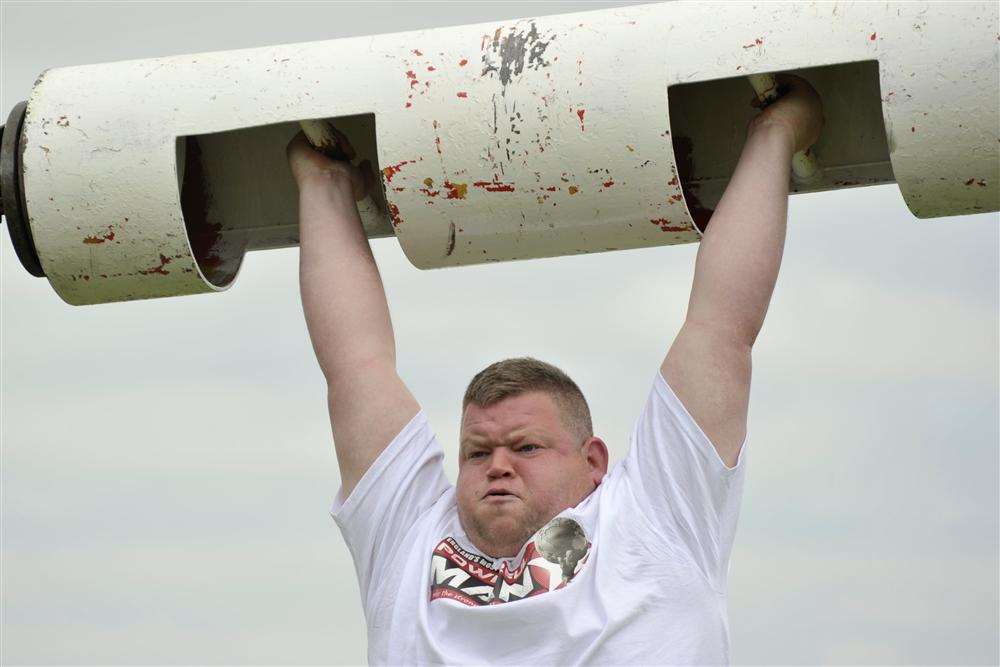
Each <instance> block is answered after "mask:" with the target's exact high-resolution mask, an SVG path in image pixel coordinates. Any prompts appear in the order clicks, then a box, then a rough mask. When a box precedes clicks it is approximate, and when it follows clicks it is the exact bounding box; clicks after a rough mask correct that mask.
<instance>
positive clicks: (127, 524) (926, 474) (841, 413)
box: [0, 2, 1000, 665]
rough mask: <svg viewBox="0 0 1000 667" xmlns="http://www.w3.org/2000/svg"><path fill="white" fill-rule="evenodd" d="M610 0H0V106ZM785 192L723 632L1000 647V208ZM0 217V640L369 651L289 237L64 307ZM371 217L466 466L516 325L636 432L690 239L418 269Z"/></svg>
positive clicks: (85, 646)
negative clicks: (139, 68) (468, 411)
mask: <svg viewBox="0 0 1000 667" xmlns="http://www.w3.org/2000/svg"><path fill="white" fill-rule="evenodd" d="M614 4H615V3H611V2H594V3H585V2H576V3H557V2H539V3H521V4H518V3H507V4H501V3H490V4H487V3H471V2H470V3H452V4H430V3H417V2H413V3H407V4H403V3H399V4H311V5H308V6H306V5H301V4H293V3H285V4H283V5H280V6H279V5H278V4H276V3H275V4H270V3H267V4H225V5H222V4H191V3H188V4H180V3H178V4H172V5H164V4H151V3H144V4H126V3H120V4H111V3H103V4H99V3H78V4H73V5H67V4H52V3H40V2H37V3H13V2H9V3H8V2H5V3H4V5H3V9H2V24H3V25H2V52H3V53H2V56H3V62H2V84H3V90H2V101H0V113H3V115H4V117H6V114H7V113H8V112H9V110H10V108H11V107H12V106H13V105H14V104H15V103H16V102H18V101H20V100H23V99H26V98H27V96H28V94H29V92H30V89H31V85H32V83H33V81H34V80H35V78H36V77H37V75H38V74H39V73H41V72H42V70H44V69H45V68H47V67H58V66H68V65H78V64H89V63H96V62H105V61H115V60H126V59H133V58H149V57H155V56H162V55H171V54H180V53H192V52H201V51H212V50H225V49H235V48H243V47H254V46H263V45H268V44H281V43H290V42H301V41H310V40H318V39H332V38H336V37H343V36H352V35H367V34H377V33H386V32H395V31H403V30H412V29H418V28H425V27H434V26H441V25H456V24H466V23H476V22H480V21H493V20H499V19H509V18H516V17H524V16H532V15H542V14H552V13H562V12H571V11H578V10H585V9H598V8H601V7H609V6H613V5H614ZM694 28H695V29H696V26H695V27H694ZM789 218H790V222H789V234H788V241H787V246H786V253H785V262H784V265H783V267H782V270H781V275H780V277H779V280H778V286H777V290H776V293H775V296H774V300H773V303H772V306H771V311H770V314H769V316H768V320H767V323H766V324H765V327H764V330H763V332H762V334H761V338H760V340H759V342H758V345H757V347H756V348H755V352H754V377H753V387H752V394H751V414H750V433H751V445H750V446H751V448H752V449H751V456H750V459H749V460H748V463H749V464H750V468H749V469H748V478H747V484H746V490H745V496H744V504H743V510H742V515H741V519H740V527H739V530H738V534H737V541H736V547H735V550H734V552H733V557H732V574H731V583H730V586H731V590H730V623H731V630H732V642H733V656H734V661H735V662H736V663H737V664H820V663H823V664H875V663H878V664H915V663H921V664H984V665H985V664H997V662H998V660H1000V656H998V634H997V626H998V611H997V609H998V574H997V566H998V563H997V554H998V514H997V513H998V509H997V508H998V229H1000V226H998V224H997V223H998V216H997V214H995V213H990V214H984V215H976V216H966V217H959V218H952V219H937V220H926V221H919V220H917V219H915V218H914V217H913V216H912V215H911V214H910V213H909V211H908V210H907V208H906V206H905V205H904V203H903V200H902V198H901V197H900V194H899V191H898V189H897V187H896V186H895V185H889V186H880V187H869V188H859V189H853V190H842V191H837V192H830V193H823V194H819V195H801V196H795V197H793V198H792V199H791V203H790V213H789ZM2 235H3V237H4V238H3V240H2V242H0V246H2V261H3V271H2V278H3V288H2V316H3V325H2V335H3V340H2V353H3V369H2V389H3V392H2V398H3V408H2V420H3V427H2V439H3V450H2V463H3V470H2V482H3V492H2V520H3V525H2V538H3V544H2V552H3V560H2V565H3V571H2V575H3V576H2V588H3V605H2V612H3V619H2V622H3V625H2V633H3V639H2V656H0V658H2V662H3V663H4V664H52V663H62V664H106V665H110V664H150V663H158V664H191V663H201V664H219V663H227V664H261V663H277V664H292V663H295V664H321V663H325V664H358V663H363V662H364V660H365V650H366V642H365V626H364V619H363V616H362V611H361V607H360V602H359V597H358V587H357V583H356V582H355V579H354V571H353V567H352V565H351V561H350V556H349V553H348V551H347V548H346V547H345V545H344V543H343V541H342V539H341V537H340V534H339V532H338V531H337V529H336V526H335V524H334V523H333V521H332V520H331V519H330V517H329V515H328V507H329V504H330V501H331V500H332V498H333V496H334V494H335V493H336V490H337V488H338V484H339V476H338V472H337V465H336V459H335V456H334V453H333V448H332V442H331V438H330V425H329V422H328V420H327V415H326V408H325V386H324V383H323V377H322V375H321V373H320V371H319V368H318V366H317V365H316V362H315V359H314V356H313V353H312V349H311V346H310V343H309V338H308V335H307V332H306V327H305V322H304V319H303V316H302V310H301V305H300V301H299V296H298V282H297V279H298V276H297V263H298V250H297V249H295V248H292V249H284V250H272V251H265V252H256V253H251V254H249V255H248V256H247V258H246V264H245V266H244V268H243V271H242V274H241V275H240V276H239V278H238V280H237V282H236V284H235V286H234V287H233V288H232V289H231V290H230V291H228V292H226V293H223V294H215V295H199V296H189V297H180V298H173V299H160V300H151V301H142V302H131V303H117V304H109V305H101V306H88V307H83V308H74V307H71V306H68V305H66V304H64V303H63V302H62V301H61V300H60V299H59V298H58V296H56V294H55V292H53V291H52V289H51V288H50V287H49V285H48V283H47V282H46V281H45V280H44V279H37V278H32V277H30V276H29V275H28V274H27V273H26V272H25V271H24V270H23V269H22V268H21V266H20V264H19V263H18V261H17V259H16V257H15V255H14V252H13V250H12V248H11V245H10V243H9V239H8V238H7V232H6V231H3V232H2ZM373 246H374V251H375V256H376V258H377V261H378V263H379V266H380V269H381V271H382V275H383V279H384V281H385V284H386V289H387V291H388V297H389V302H390V306H391V309H392V316H393V321H394V324H395V328H396V337H397V344H398V359H399V370H400V374H401V375H402V377H403V378H404V380H406V382H407V383H408V384H409V386H410V387H411V389H412V390H413V392H414V394H415V395H416V396H417V397H418V399H419V400H420V401H421V402H422V404H423V406H424V408H425V409H426V410H427V412H428V414H429V416H430V420H431V423H432V424H433V426H434V427H435V428H436V429H437V432H438V434H439V436H440V438H441V441H442V443H443V445H444V447H445V451H446V455H447V472H448V474H449V476H450V477H451V479H452V480H454V479H455V472H456V465H455V455H456V442H457V429H458V418H459V407H460V400H461V396H462V392H463V390H464V388H465V385H466V383H467V382H468V380H469V379H470V378H471V376H472V375H473V374H474V373H475V372H476V371H478V370H479V369H481V368H482V367H484V366H485V365H487V364H489V363H491V362H493V361H495V360H497V359H501V358H504V357H510V356H519V355H525V354H527V355H533V356H536V357H539V358H541V359H545V360H548V361H551V362H553V363H555V364H557V365H559V366H560V367H562V368H563V369H564V370H566V371H567V372H568V373H569V374H570V375H571V376H572V377H574V378H575V379H576V380H577V382H578V383H579V384H580V385H581V388H582V389H583V391H584V393H585V394H586V395H587V397H588V398H589V400H590V402H591V407H592V410H593V413H594V422H595V428H596V431H597V433H598V434H599V435H601V436H603V437H604V439H605V440H606V441H607V442H608V444H609V446H610V447H611V450H612V460H613V461H617V460H619V459H620V458H621V457H622V456H623V454H624V449H625V444H626V434H627V433H628V431H629V430H630V429H631V426H632V423H633V421H634V420H635V418H636V417H637V415H638V412H639V409H640V408H641V406H642V403H643V401H644V399H645V397H646V394H647V392H648V391H649V388H650V386H651V383H652V380H653V377H654V374H655V372H656V369H657V367H658V365H659V363H660V361H661V359H662V357H663V355H664V353H665V352H666V349H667V347H668V346H669V344H670V342H671V340H672V339H673V336H674V335H675V334H676V332H677V330H678V328H679V326H680V324H681V322H682V320H683V317H684V312H685V307H686V303H687V296H688V289H689V285H690V276H691V273H692V268H693V262H694V257H695V252H696V249H697V248H696V246H695V245H687V246H673V247H669V246H668V247H662V248H651V249H644V250H633V251H625V252H613V253H602V254H596V255H588V256H577V257H565V258H557V259H544V260H534V261H526V262H516V263H506V264H493V265H483V266H474V267H467V268H452V269H443V270H438V271H429V272H421V271H418V270H417V269H415V268H414V267H413V266H411V265H410V264H409V262H408V261H407V260H406V259H405V257H404V256H403V253H402V251H401V249H400V248H399V245H398V244H397V243H396V241H395V240H393V239H383V240H380V241H376V242H375V243H374V244H373Z"/></svg>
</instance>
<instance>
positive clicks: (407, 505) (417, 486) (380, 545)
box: [330, 410, 451, 612]
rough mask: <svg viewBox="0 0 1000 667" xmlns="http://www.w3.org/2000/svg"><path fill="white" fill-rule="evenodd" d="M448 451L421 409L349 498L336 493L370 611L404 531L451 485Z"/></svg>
mask: <svg viewBox="0 0 1000 667" xmlns="http://www.w3.org/2000/svg"><path fill="white" fill-rule="evenodd" d="M443 460H444V452H443V451H442V449H441V445H440V443H439V442H438V439H437V436H435V435H434V432H433V431H432V430H431V427H430V424H429V423H428V421H427V416H426V414H425V413H424V411H423V410H421V411H419V412H418V413H417V414H416V415H415V416H414V417H413V419H411V420H410V422H409V423H408V424H407V425H406V426H404V427H403V430H401V431H400V432H399V434H398V435H397V436H396V437H395V438H393V440H392V442H390V443H389V445H388V446H387V447H386V448H385V449H384V450H382V452H381V453H380V454H379V456H378V458H376V459H375V461H374V462H373V463H372V465H371V467H369V468H368V470H367V471H366V472H365V474H364V476H363V477H362V478H361V480H360V481H359V482H358V484H357V486H356V487H354V490H353V491H352V492H351V495H350V496H349V497H348V498H346V499H345V498H344V497H343V487H341V488H340V489H339V490H338V491H337V495H336V498H335V499H334V501H333V505H332V507H331V508H330V515H331V516H332V517H333V520H334V521H335V522H336V523H337V526H338V527H339V528H340V532H341V533H342V534H343V536H344V541H345V542H346V543H347V548H348V549H349V550H350V552H351V556H352V558H353V559H354V569H355V570H356V572H357V576H358V586H359V588H360V590H361V600H362V603H363V604H364V608H365V610H366V612H367V611H368V601H369V597H370V595H371V594H373V593H374V592H375V591H376V589H377V585H378V582H379V581H381V580H383V579H384V578H385V576H383V573H385V572H386V571H387V568H389V567H391V564H392V563H393V562H394V561H395V559H396V557H397V555H398V554H399V553H400V552H399V549H401V548H402V549H406V544H405V537H406V533H407V532H408V531H409V530H410V529H412V528H414V527H416V526H417V525H418V524H419V519H420V517H421V516H422V515H424V514H425V513H426V512H427V510H428V509H429V508H430V507H431V506H432V505H433V504H434V503H435V502H436V501H437V500H438V499H439V498H440V497H441V496H442V495H443V494H444V493H445V492H447V491H448V489H449V488H450V487H451V484H450V482H448V478H447V477H446V476H445V474H444V468H443V465H442V462H443Z"/></svg>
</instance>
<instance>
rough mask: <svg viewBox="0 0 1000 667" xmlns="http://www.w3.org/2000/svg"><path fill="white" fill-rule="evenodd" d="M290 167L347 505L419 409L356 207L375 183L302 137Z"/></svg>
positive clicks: (302, 262) (303, 274)
mask: <svg viewBox="0 0 1000 667" xmlns="http://www.w3.org/2000/svg"><path fill="white" fill-rule="evenodd" d="M288 161H289V165H290V166H291V168H292V173H293V174H294V176H295V180H296V182H297V183H298V187H299V284H300V287H301V292H302V308H303V310H304V311H305V318H306V325H307V327H308V328H309V337H310V338H311V339H312V344H313V349H314V350H315V352H316V358H317V360H318V361H319V365H320V368H321V369H322V370H323V375H324V376H325V377H326V382H327V404H328V407H329V411H330V423H331V425H332V427H333V441H334V445H335V447H336V451H337V461H338V463H339V464H340V477H341V484H342V493H343V497H344V498H345V499H346V498H347V497H348V496H349V495H350V494H351V491H353V490H354V487H355V486H357V483H358V482H359V481H360V480H361V477H362V476H363V475H364V473H365V471H366V470H368V468H369V466H371V464H372V463H373V462H374V461H375V459H376V458H378V455H379V454H380V453H381V452H382V450H383V449H385V447H386V446H387V445H388V444H389V443H390V442H391V441H392V439H393V438H394V437H395V436H396V435H397V434H398V433H399V432H400V431H401V430H402V428H403V427H404V426H406V424H407V423H408V422H409V421H410V420H411V419H412V418H413V416H414V415H416V414H417V412H418V411H419V409H420V406H419V404H418V403H417V401H416V399H414V398H413V396H412V395H411V394H410V392H409V390H408V389H407V388H406V385H404V384H403V381H402V380H401V379H400V378H399V376H398V375H397V374H396V342H395V339H394V338H393V333H392V322H391V321H390V319H389V306H388V304H387V303H386V299H385V292H384V291H383V287H382V279H381V277H380V276H379V272H378V267H377V266H376V265H375V259H374V257H373V256H372V252H371V247H370V246H369V245H368V239H367V237H366V236H365V233H364V230H363V229H362V227H361V219H360V217H359V216H358V209H357V205H356V204H355V200H356V199H361V198H363V197H364V196H365V194H366V192H367V190H368V189H369V188H370V187H372V186H373V183H374V178H373V177H372V175H371V173H370V171H368V172H362V171H361V170H359V169H358V168H357V167H354V166H353V165H351V164H350V163H348V162H338V161H334V160H330V159H328V158H326V157H324V156H323V155H321V154H320V153H319V152H317V151H315V150H313V149H312V147H311V146H310V145H309V143H308V142H307V141H306V139H305V136H304V135H303V134H302V133H299V134H298V135H296V137H295V138H294V139H293V140H292V141H291V143H289V145H288Z"/></svg>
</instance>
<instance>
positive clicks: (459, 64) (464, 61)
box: [458, 58, 469, 67]
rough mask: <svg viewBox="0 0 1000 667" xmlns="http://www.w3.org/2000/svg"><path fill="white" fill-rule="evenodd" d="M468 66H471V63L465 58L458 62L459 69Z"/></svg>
mask: <svg viewBox="0 0 1000 667" xmlns="http://www.w3.org/2000/svg"><path fill="white" fill-rule="evenodd" d="M468 64H469V61H468V60H466V59H465V58H462V59H461V60H459V61H458V66H459V67H465V66H466V65H468Z"/></svg>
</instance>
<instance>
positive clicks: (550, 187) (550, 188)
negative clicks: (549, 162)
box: [545, 185, 559, 192]
mask: <svg viewBox="0 0 1000 667" xmlns="http://www.w3.org/2000/svg"><path fill="white" fill-rule="evenodd" d="M545 189H546V190H548V191H549V192H555V191H556V190H558V189H559V188H557V187H556V186H554V185H550V186H549V187H547V188H545Z"/></svg>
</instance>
